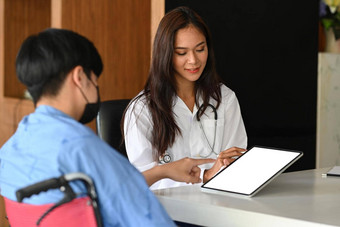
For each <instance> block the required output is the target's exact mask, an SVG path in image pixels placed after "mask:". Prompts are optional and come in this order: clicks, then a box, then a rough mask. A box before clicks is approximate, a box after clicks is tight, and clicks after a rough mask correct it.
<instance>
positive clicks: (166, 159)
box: [159, 103, 218, 164]
mask: <svg viewBox="0 0 340 227" xmlns="http://www.w3.org/2000/svg"><path fill="white" fill-rule="evenodd" d="M203 107H204V105H203V104H202V105H201V106H200V107H199V108H198V110H197V113H196V119H197V121H198V122H199V126H200V128H201V130H202V133H203V135H204V138H205V140H206V142H207V144H208V146H209V148H210V153H209V154H208V155H200V157H202V158H207V157H209V156H210V155H211V154H212V153H215V154H216V155H218V153H216V152H215V150H214V149H215V142H216V131H217V117H218V115H217V109H216V107H214V106H213V105H212V104H210V103H209V104H207V107H210V108H211V109H212V110H213V112H214V120H215V131H214V141H213V144H212V145H211V144H210V142H209V140H208V137H207V135H206V133H205V131H204V128H203V125H202V122H201V119H200V115H201V114H200V112H201V111H202V110H203ZM202 114H203V113H202ZM171 161H173V160H172V157H171V156H170V154H169V153H168V152H165V154H164V155H163V156H160V157H159V163H161V164H165V163H169V162H171Z"/></svg>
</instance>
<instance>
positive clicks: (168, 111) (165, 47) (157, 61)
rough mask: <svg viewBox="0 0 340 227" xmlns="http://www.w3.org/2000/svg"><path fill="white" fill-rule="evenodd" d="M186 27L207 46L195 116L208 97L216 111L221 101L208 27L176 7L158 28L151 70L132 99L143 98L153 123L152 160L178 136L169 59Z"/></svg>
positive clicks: (198, 84) (171, 67) (194, 14)
mask: <svg viewBox="0 0 340 227" xmlns="http://www.w3.org/2000/svg"><path fill="white" fill-rule="evenodd" d="M189 25H193V26H194V27H195V28H197V29H198V30H199V31H200V32H202V34H203V35H204V36H205V38H206V42H207V47H208V59H207V63H206V66H205V68H204V70H203V72H202V75H201V76H200V78H199V79H198V80H197V81H196V82H195V90H196V97H195V99H196V100H195V101H196V102H195V103H196V105H201V104H199V103H198V98H199V97H202V100H203V103H202V104H203V109H202V112H200V113H198V114H200V115H202V114H203V113H204V111H205V109H206V107H207V105H208V103H209V99H210V97H212V98H213V99H215V100H216V101H217V106H216V108H218V106H219V104H220V102H221V90H220V83H221V80H220V78H219V76H218V74H217V72H216V68H215V59H214V51H213V48H212V44H211V35H210V32H209V29H208V27H207V25H206V24H205V23H204V21H203V20H202V18H201V17H200V16H199V15H198V14H197V13H196V12H194V11H193V10H191V9H190V8H188V7H178V8H176V9H174V10H172V11H170V12H168V13H167V14H166V15H165V16H164V17H163V19H162V20H161V22H160V24H159V26H158V29H157V33H156V36H155V40H154V43H153V52H152V60H151V67H150V71H149V76H148V79H147V82H146V84H145V86H144V91H143V92H142V93H141V94H140V95H139V96H137V97H136V98H135V99H134V100H133V101H136V100H138V99H140V98H141V97H145V99H146V103H147V105H148V108H149V110H150V112H151V116H152V121H153V128H152V141H151V143H152V145H153V147H154V148H155V149H156V150H157V154H154V155H155V157H158V156H161V155H163V154H164V153H165V151H166V149H167V148H168V147H171V146H172V145H173V143H174V142H175V138H176V136H177V135H181V130H180V128H179V126H178V125H177V123H176V121H175V118H174V113H173V110H172V107H173V100H174V97H176V90H177V85H176V79H175V76H174V75H175V71H174V68H173V63H172V58H173V54H174V43H175V36H176V33H177V31H178V30H180V29H182V28H186V27H188V26H189ZM131 103H132V102H131Z"/></svg>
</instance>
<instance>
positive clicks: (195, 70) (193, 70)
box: [185, 67, 200, 73]
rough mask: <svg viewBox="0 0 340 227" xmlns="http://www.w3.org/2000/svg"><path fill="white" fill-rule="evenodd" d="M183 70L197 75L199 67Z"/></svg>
mask: <svg viewBox="0 0 340 227" xmlns="http://www.w3.org/2000/svg"><path fill="white" fill-rule="evenodd" d="M185 70H186V71H188V72H189V73H197V72H198V71H199V70H200V67H197V68H193V69H185Z"/></svg>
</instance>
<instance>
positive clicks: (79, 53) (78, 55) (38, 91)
mask: <svg viewBox="0 0 340 227" xmlns="http://www.w3.org/2000/svg"><path fill="white" fill-rule="evenodd" d="M76 66H82V67H83V70H84V72H85V74H86V75H87V77H88V78H89V79H91V78H90V77H91V71H92V72H94V74H95V75H96V76H97V77H99V75H100V74H101V72H102V69H103V64H102V60H101V57H100V55H99V53H98V51H97V49H96V48H95V46H94V45H93V44H92V42H91V41H89V40H88V39H87V38H85V37H83V36H81V35H79V34H77V33H75V32H73V31H70V30H65V29H54V28H50V29H46V30H44V31H42V32H40V33H38V34H36V35H31V36H29V37H28V38H27V39H26V40H25V41H24V42H23V44H22V46H21V48H20V50H19V53H18V55H17V59H16V71H17V76H18V78H19V80H20V81H21V82H22V83H23V84H25V85H26V86H27V89H28V91H29V93H30V95H31V96H32V98H33V101H34V103H35V104H36V103H37V101H39V99H40V98H41V96H44V95H48V96H55V95H57V94H58V91H59V89H60V87H61V86H62V84H63V82H64V80H65V77H66V75H67V74H68V72H70V71H71V70H72V69H73V68H74V67H76Z"/></svg>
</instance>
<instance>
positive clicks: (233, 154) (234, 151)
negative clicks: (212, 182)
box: [203, 147, 246, 183]
mask: <svg viewBox="0 0 340 227" xmlns="http://www.w3.org/2000/svg"><path fill="white" fill-rule="evenodd" d="M245 151H246V149H243V148H239V147H231V148H229V149H227V150H225V151H221V153H220V154H219V155H218V157H217V160H216V162H215V163H214V165H213V167H211V168H210V169H206V170H205V171H204V174H203V182H204V183H205V182H207V181H208V180H209V179H210V178H212V177H213V176H214V175H215V174H216V173H217V172H218V171H219V170H220V169H221V168H222V167H226V166H228V165H229V164H230V163H232V162H233V161H235V159H236V158H238V157H239V156H240V155H242V154H243V152H245Z"/></svg>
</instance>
